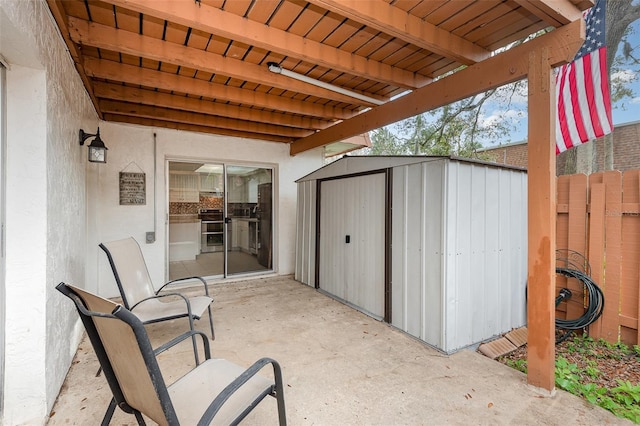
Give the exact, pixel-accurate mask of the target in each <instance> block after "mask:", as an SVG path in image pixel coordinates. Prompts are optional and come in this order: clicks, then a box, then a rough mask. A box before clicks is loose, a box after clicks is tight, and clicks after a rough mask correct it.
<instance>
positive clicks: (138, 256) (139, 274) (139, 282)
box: [100, 237, 155, 309]
mask: <svg viewBox="0 0 640 426" xmlns="http://www.w3.org/2000/svg"><path fill="white" fill-rule="evenodd" d="M100 248H101V249H102V250H104V252H105V253H106V254H107V258H108V259H109V264H110V265H111V270H112V271H113V276H114V277H115V279H116V283H117V284H118V290H120V296H122V301H123V302H124V306H125V308H127V309H131V307H132V306H134V305H135V304H136V303H138V302H139V301H141V300H142V299H146V298H147V297H151V296H153V295H154V294H155V290H154V288H153V283H152V282H151V277H150V276H149V270H148V269H147V264H146V263H145V261H144V257H143V256H142V250H141V249H140V245H139V244H138V242H137V241H136V240H135V239H133V238H132V237H129V238H125V239H122V240H117V241H111V242H108V243H102V244H100Z"/></svg>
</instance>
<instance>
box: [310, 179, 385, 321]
mask: <svg viewBox="0 0 640 426" xmlns="http://www.w3.org/2000/svg"><path fill="white" fill-rule="evenodd" d="M320 185H321V186H320V192H321V194H320V277H319V286H320V288H321V289H322V290H325V291H327V292H328V293H331V294H332V295H334V296H337V297H339V298H341V299H343V300H345V301H347V302H349V303H351V304H353V305H354V306H356V307H358V308H360V309H362V310H363V311H365V312H368V313H370V314H372V315H373V316H375V317H378V318H382V317H383V316H384V271H385V262H384V253H385V175H384V174H383V173H377V174H371V175H365V176H357V177H349V178H344V179H339V180H330V181H324V182H322V183H321V184H320ZM347 235H348V236H349V238H350V242H349V243H346V241H345V237H346V236H347Z"/></svg>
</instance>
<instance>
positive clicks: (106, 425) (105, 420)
mask: <svg viewBox="0 0 640 426" xmlns="http://www.w3.org/2000/svg"><path fill="white" fill-rule="evenodd" d="M115 410H116V400H115V398H111V402H110V403H109V406H108V407H107V411H106V412H105V413H104V417H103V418H102V423H100V424H101V425H102V426H109V423H110V422H111V418H112V417H113V413H114V412H115Z"/></svg>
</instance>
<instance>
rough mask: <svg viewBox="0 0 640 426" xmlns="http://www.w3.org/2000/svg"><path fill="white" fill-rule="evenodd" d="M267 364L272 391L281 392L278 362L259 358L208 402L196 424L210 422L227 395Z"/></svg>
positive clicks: (201, 424)
mask: <svg viewBox="0 0 640 426" xmlns="http://www.w3.org/2000/svg"><path fill="white" fill-rule="evenodd" d="M267 364H272V365H273V376H274V379H275V384H274V385H273V386H272V392H273V391H274V390H276V391H277V392H282V391H283V386H282V372H281V370H280V364H278V362H277V361H276V360H273V359H271V358H261V359H259V360H258V361H256V362H254V363H253V365H251V367H249V368H247V369H246V370H245V371H244V372H243V373H242V374H241V375H239V376H238V377H237V378H236V379H235V380H234V381H233V382H231V383H229V384H228V385H227V387H225V388H224V389H223V390H222V392H220V393H219V394H218V396H217V397H216V398H215V399H214V400H213V401H212V402H211V404H209V407H208V408H207V409H206V411H205V412H204V414H203V415H202V417H200V420H199V421H198V426H204V425H208V424H210V423H211V421H212V420H213V418H214V417H215V415H216V414H217V413H218V411H219V410H220V408H221V407H222V405H223V404H224V403H225V402H226V401H227V400H228V399H229V397H231V395H233V393H234V392H236V391H237V390H238V389H240V388H241V387H242V385H244V384H245V383H247V382H248V381H249V379H251V378H252V377H253V376H255V375H256V374H257V373H258V372H259V371H260V370H261V369H262V368H263V367H264V366H266V365H267Z"/></svg>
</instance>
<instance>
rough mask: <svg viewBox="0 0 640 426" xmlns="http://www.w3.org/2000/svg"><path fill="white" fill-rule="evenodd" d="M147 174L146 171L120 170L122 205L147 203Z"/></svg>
mask: <svg viewBox="0 0 640 426" xmlns="http://www.w3.org/2000/svg"><path fill="white" fill-rule="evenodd" d="M145 176H146V175H145V174H144V173H131V172H120V205H121V206H123V205H137V206H142V205H145V204H147V198H146V184H145V183H146V177H145Z"/></svg>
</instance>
